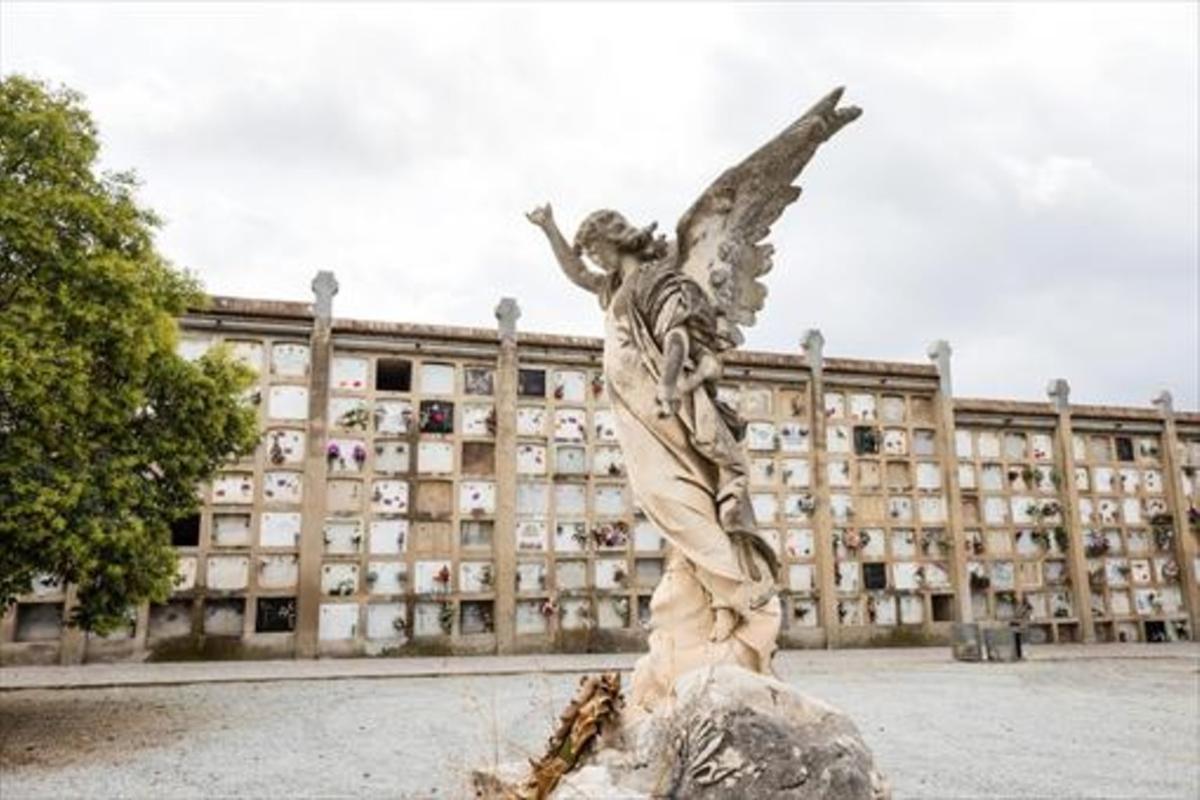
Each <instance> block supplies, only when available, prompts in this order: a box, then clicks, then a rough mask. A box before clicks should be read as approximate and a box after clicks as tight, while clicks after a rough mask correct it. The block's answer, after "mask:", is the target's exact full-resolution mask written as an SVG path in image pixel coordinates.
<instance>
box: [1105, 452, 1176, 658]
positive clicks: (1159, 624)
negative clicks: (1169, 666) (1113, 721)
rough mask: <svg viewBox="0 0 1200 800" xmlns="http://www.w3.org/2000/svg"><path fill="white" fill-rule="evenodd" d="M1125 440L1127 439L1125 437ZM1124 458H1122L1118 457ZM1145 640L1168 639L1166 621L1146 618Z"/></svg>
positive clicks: (1164, 640) (1160, 640) (1157, 640)
mask: <svg viewBox="0 0 1200 800" xmlns="http://www.w3.org/2000/svg"><path fill="white" fill-rule="evenodd" d="M1126 441H1129V440H1128V439H1126ZM1120 442H1121V437H1118V438H1117V458H1118V459H1120V455H1121V444H1120ZM1120 460H1122V461H1123V460H1124V459H1120ZM1145 624H1146V641H1147V642H1166V641H1170V639H1169V638H1168V636H1167V623H1165V622H1163V621H1162V620H1147V621H1146V623H1145Z"/></svg>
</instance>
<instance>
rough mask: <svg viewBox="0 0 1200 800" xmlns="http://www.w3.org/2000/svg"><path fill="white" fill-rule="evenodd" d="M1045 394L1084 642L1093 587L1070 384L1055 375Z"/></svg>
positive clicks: (1090, 630)
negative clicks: (1054, 417)
mask: <svg viewBox="0 0 1200 800" xmlns="http://www.w3.org/2000/svg"><path fill="white" fill-rule="evenodd" d="M1046 394H1047V395H1049V397H1050V402H1051V403H1052V404H1053V405H1054V410H1055V412H1056V413H1057V414H1058V425H1057V426H1056V427H1055V431H1054V433H1055V436H1054V442H1055V447H1056V448H1057V450H1058V457H1057V458H1056V459H1055V463H1057V464H1058V465H1060V466H1061V467H1062V472H1063V487H1062V495H1061V496H1062V498H1063V500H1064V501H1065V502H1064V503H1063V525H1064V526H1065V527H1066V529H1067V535H1068V536H1069V537H1070V540H1071V543H1070V547H1068V548H1067V550H1068V552H1067V565H1068V568H1069V570H1070V573H1071V594H1072V595H1074V597H1075V616H1076V617H1078V618H1079V624H1080V626H1081V629H1082V631H1083V641H1084V642H1094V641H1096V626H1095V625H1094V624H1093V621H1092V587H1091V584H1089V583H1088V568H1087V558H1086V556H1085V553H1084V541H1083V521H1082V520H1081V519H1080V517H1079V488H1078V487H1077V486H1076V485H1075V448H1074V445H1072V443H1071V439H1072V438H1073V434H1074V431H1073V430H1072V427H1071V405H1070V397H1071V385H1070V384H1069V383H1067V382H1066V380H1065V379H1063V378H1056V379H1054V380H1052V381H1050V383H1049V384H1048V385H1047V386H1046Z"/></svg>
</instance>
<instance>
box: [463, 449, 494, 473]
mask: <svg viewBox="0 0 1200 800" xmlns="http://www.w3.org/2000/svg"><path fill="white" fill-rule="evenodd" d="M462 471H463V472H465V473H467V474H468V475H495V474H496V446H495V445H494V444H492V443H491V442H463V444H462Z"/></svg>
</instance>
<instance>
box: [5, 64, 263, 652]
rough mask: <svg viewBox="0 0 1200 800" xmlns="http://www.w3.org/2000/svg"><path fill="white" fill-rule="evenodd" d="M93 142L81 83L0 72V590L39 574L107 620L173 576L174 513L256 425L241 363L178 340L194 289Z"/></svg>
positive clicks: (129, 187)
mask: <svg viewBox="0 0 1200 800" xmlns="http://www.w3.org/2000/svg"><path fill="white" fill-rule="evenodd" d="M98 153H99V142H98V137H97V131H96V127H95V125H94V123H93V121H92V119H91V117H90V115H89V114H88V112H87V110H86V109H85V108H84V107H83V104H82V98H81V97H80V96H79V95H78V94H77V93H75V92H73V91H70V90H67V89H53V88H50V87H47V86H46V85H45V84H42V83H40V82H37V81H33V80H30V79H28V78H25V77H22V76H19V75H12V76H9V77H6V78H4V79H3V80H2V81H0V608H2V607H3V606H4V605H6V604H9V603H11V602H12V601H13V600H14V599H15V598H16V596H18V595H20V594H23V593H25V592H27V591H28V590H29V587H30V583H31V581H32V580H33V579H34V577H35V576H37V575H39V574H49V575H53V576H57V577H59V578H61V579H63V580H65V581H66V582H68V583H70V584H74V585H75V586H76V587H77V597H78V606H77V608H76V611H75V615H74V617H73V622H76V623H78V624H79V625H81V626H82V627H84V628H85V629H89V630H96V631H100V632H103V631H105V630H108V629H110V628H111V627H113V626H114V625H116V624H118V623H120V622H121V621H122V620H124V619H125V618H126V615H127V613H128V609H129V608H130V606H132V605H134V604H137V603H139V602H141V601H144V600H148V599H149V600H155V601H161V600H163V599H165V598H166V596H167V595H168V594H169V593H170V590H171V585H172V583H173V579H174V575H175V569H176V562H175V556H174V552H173V550H172V548H171V542H170V526H171V523H172V522H173V521H175V520H177V519H180V518H182V517H184V516H186V515H188V514H190V513H193V512H194V511H195V507H196V504H197V495H196V487H197V484H198V483H199V482H202V481H204V480H207V479H208V478H209V477H211V475H212V473H213V472H214V471H215V469H216V468H217V467H218V466H219V465H220V464H221V463H223V462H225V461H227V460H228V459H229V457H230V456H231V455H238V454H242V453H245V452H248V451H250V450H251V449H252V448H253V447H254V445H255V442H256V439H257V433H256V425H255V418H254V414H253V411H252V409H249V408H247V407H245V406H244V405H243V404H242V403H241V402H240V401H239V397H240V395H241V393H242V392H243V391H244V390H245V388H246V387H247V385H248V381H249V373H248V371H247V370H246V369H245V368H243V367H241V366H239V365H237V364H235V363H233V362H232V361H231V360H230V359H229V358H228V355H227V354H226V353H224V352H221V351H215V352H213V353H212V354H210V355H208V356H205V357H204V358H202V359H200V360H199V361H197V362H194V363H192V362H188V361H186V360H184V359H182V358H181V357H179V356H178V355H176V353H175V344H176V339H177V335H178V324H177V321H176V318H177V317H178V316H179V315H180V314H182V313H183V312H184V311H185V310H186V309H187V308H189V307H196V306H198V305H200V304H202V303H203V301H204V296H203V294H202V293H201V291H200V288H199V286H198V284H197V282H196V281H195V280H194V278H192V277H191V276H189V275H188V274H186V273H184V272H181V271H178V270H176V269H174V268H172V267H171V265H170V264H169V263H168V262H167V261H166V260H164V259H163V258H162V257H161V256H160V255H159V254H158V253H157V252H156V251H155V249H154V232H155V229H156V228H157V226H158V225H159V222H158V220H157V218H156V217H155V216H154V215H153V214H152V213H151V212H149V211H147V210H146V209H143V208H140V207H139V206H138V205H137V203H136V200H135V196H134V195H135V190H136V188H137V182H136V179H135V178H134V176H133V175H132V174H131V173H101V172H100V171H99V169H98V166H97V156H98Z"/></svg>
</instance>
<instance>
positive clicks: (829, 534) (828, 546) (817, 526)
mask: <svg viewBox="0 0 1200 800" xmlns="http://www.w3.org/2000/svg"><path fill="white" fill-rule="evenodd" d="M800 346H801V347H803V348H804V358H805V360H806V361H808V369H809V382H808V386H809V389H808V407H809V424H810V425H811V426H812V431H811V435H810V436H809V440H810V446H811V447H812V452H813V458H812V495H813V502H814V503H815V504H816V508H815V509H814V511H813V518H812V519H813V546H814V547H815V548H816V551H815V552H816V560H815V563H816V567H817V581H816V584H817V609H818V614H819V617H818V618H819V619H820V622H821V627H822V628H823V629H824V631H825V647H826V648H833V647H836V646H837V631H838V615H837V582H836V581H835V580H834V574H833V572H834V567H835V566H836V556H835V555H834V552H833V518H832V516H831V509H830V507H829V468H828V464H829V456H828V451H827V450H826V448H825V445H826V436H825V357H824V349H825V337H824V336H822V335H821V332H820V331H819V330H817V329H816V328H810V329H809V330H807V331H805V332H804V337H803V338H802V339H801V340H800Z"/></svg>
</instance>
